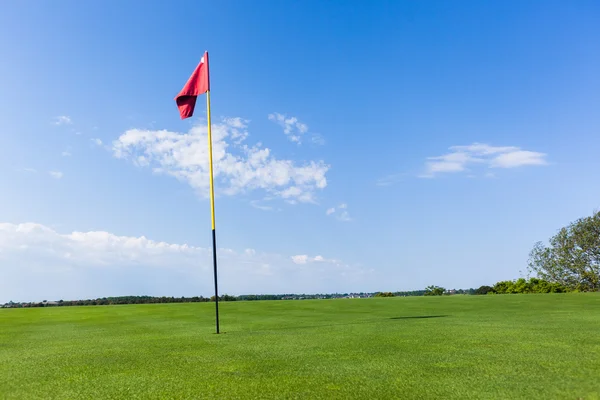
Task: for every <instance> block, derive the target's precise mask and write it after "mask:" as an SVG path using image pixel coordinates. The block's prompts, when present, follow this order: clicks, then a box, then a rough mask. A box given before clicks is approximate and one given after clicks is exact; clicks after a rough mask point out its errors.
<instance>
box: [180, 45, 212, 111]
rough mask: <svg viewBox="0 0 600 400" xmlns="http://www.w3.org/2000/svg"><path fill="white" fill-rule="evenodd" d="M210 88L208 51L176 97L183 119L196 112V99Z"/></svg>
mask: <svg viewBox="0 0 600 400" xmlns="http://www.w3.org/2000/svg"><path fill="white" fill-rule="evenodd" d="M209 90H210V79H209V74H208V52H204V56H202V58H201V59H200V63H199V64H198V66H197V67H196V69H195V70H194V72H193V73H192V75H191V76H190V79H188V81H187V83H186V84H185V86H184V87H183V89H181V92H179V94H178V95H177V97H175V101H176V102H177V108H179V115H180V116H181V119H186V118H189V117H191V116H192V115H193V114H194V108H195V107H196V99H197V98H198V96H199V95H201V94H204V93H206V92H208V91H209Z"/></svg>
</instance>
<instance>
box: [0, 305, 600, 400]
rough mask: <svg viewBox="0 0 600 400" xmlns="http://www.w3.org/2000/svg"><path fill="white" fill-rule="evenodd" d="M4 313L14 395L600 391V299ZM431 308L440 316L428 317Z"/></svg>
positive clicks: (2, 328)
mask: <svg viewBox="0 0 600 400" xmlns="http://www.w3.org/2000/svg"><path fill="white" fill-rule="evenodd" d="M213 312H214V304H212V303H188V304H164V305H139V306H98V307H62V308H38V309H4V310H0V398H5V399H35V398H40V399H110V398H123V399H136V398H137V399H159V398H189V399H201V398H207V399H236V398H244V399H259V398H261V399H290V398H300V399H318V398H339V399H351V398H356V399H373V398H376V399H392V398H403V399H434V398H460V399H465V398H473V399H485V398H490V399H491V398H493V399H579V398H583V399H600V295H597V294H560V295H503V296H452V297H437V298H434V297H430V298H426V297H421V298H416V297H406V298H384V299H352V300H350V299H340V300H311V301H264V302H237V303H236V302H231V303H222V304H221V313H222V319H221V322H222V329H223V331H225V332H226V333H225V334H222V335H215V334H213V330H214V321H213ZM425 317H427V318H425Z"/></svg>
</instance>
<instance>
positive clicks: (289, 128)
mask: <svg viewBox="0 0 600 400" xmlns="http://www.w3.org/2000/svg"><path fill="white" fill-rule="evenodd" d="M269 120H270V121H273V122H276V123H277V124H278V125H280V126H281V127H282V128H283V133H285V134H286V136H287V137H288V139H290V140H291V141H292V142H295V143H298V144H301V143H302V136H303V135H304V134H305V133H306V132H308V125H306V124H303V123H302V122H300V121H299V120H298V118H296V117H288V116H286V115H284V114H279V113H273V114H269ZM312 140H313V143H319V142H324V140H323V139H322V138H321V137H320V136H313V138H312Z"/></svg>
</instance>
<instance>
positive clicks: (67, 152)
mask: <svg viewBox="0 0 600 400" xmlns="http://www.w3.org/2000/svg"><path fill="white" fill-rule="evenodd" d="M60 155H61V156H62V157H71V152H70V151H69V150H65V151H63V152H62V153H60Z"/></svg>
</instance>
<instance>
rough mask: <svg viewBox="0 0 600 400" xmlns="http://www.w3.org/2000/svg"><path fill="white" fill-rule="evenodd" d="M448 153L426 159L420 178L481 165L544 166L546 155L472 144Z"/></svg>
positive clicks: (506, 166) (501, 166)
mask: <svg viewBox="0 0 600 400" xmlns="http://www.w3.org/2000/svg"><path fill="white" fill-rule="evenodd" d="M449 150H450V152H449V153H447V154H444V155H441V156H436V157H428V158H427V161H426V163H425V168H424V172H423V173H422V174H421V175H419V177H421V178H433V177H435V176H436V175H438V174H442V173H457V172H463V171H467V170H469V169H470V168H471V167H474V166H477V165H481V166H484V167H488V168H517V167H522V166H528V165H546V164H547V161H546V154H544V153H539V152H535V151H527V150H522V149H521V148H519V147H515V146H504V147H499V146H490V145H488V144H483V143H473V144H471V145H468V146H452V147H450V149H449Z"/></svg>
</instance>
